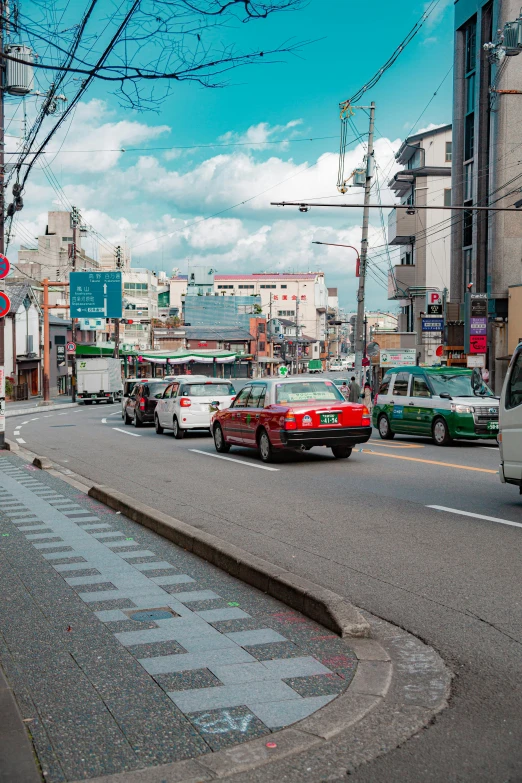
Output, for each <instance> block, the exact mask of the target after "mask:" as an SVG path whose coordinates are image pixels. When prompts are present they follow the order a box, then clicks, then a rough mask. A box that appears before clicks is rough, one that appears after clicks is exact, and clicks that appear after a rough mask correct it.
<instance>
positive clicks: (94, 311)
mask: <svg viewBox="0 0 522 783" xmlns="http://www.w3.org/2000/svg"><path fill="white" fill-rule="evenodd" d="M70 286H71V296H70V299H71V318H121V315H122V306H123V305H122V302H123V294H122V279H121V272H71V275H70Z"/></svg>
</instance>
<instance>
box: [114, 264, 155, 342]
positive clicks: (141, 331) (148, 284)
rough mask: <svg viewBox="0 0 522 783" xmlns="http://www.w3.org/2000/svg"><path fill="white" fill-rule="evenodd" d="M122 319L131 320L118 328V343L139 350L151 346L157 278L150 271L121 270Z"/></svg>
mask: <svg viewBox="0 0 522 783" xmlns="http://www.w3.org/2000/svg"><path fill="white" fill-rule="evenodd" d="M123 302H124V310H123V318H124V319H125V320H132V321H133V323H132V324H125V325H124V327H123V328H120V341H121V342H123V343H128V344H130V345H139V347H140V348H142V349H145V348H154V346H153V345H151V334H152V332H151V324H150V321H151V319H154V318H158V315H159V312H158V278H157V277H156V273H155V272H152V271H151V270H150V269H140V268H133V267H131V268H129V269H126V270H123Z"/></svg>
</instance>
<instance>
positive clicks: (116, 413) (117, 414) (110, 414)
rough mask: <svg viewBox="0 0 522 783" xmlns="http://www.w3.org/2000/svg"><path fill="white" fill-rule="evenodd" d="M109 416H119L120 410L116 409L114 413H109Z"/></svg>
mask: <svg viewBox="0 0 522 783" xmlns="http://www.w3.org/2000/svg"><path fill="white" fill-rule="evenodd" d="M108 415H109V416H121V411H116V412H115V413H109V414H108Z"/></svg>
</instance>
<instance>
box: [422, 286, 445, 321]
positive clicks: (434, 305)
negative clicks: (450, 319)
mask: <svg viewBox="0 0 522 783" xmlns="http://www.w3.org/2000/svg"><path fill="white" fill-rule="evenodd" d="M442 307H443V297H442V292H441V291H426V315H435V316H439V318H440V317H442V315H443V312H442Z"/></svg>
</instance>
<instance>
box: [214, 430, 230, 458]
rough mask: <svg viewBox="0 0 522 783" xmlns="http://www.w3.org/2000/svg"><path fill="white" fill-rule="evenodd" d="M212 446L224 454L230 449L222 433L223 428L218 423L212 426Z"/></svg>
mask: <svg viewBox="0 0 522 783" xmlns="http://www.w3.org/2000/svg"><path fill="white" fill-rule="evenodd" d="M214 446H215V447H216V451H218V452H219V453H220V454H226V453H227V452H228V451H230V446H229V444H228V443H227V442H226V440H225V436H224V435H223V430H222V429H221V425H219V424H216V426H215V427H214Z"/></svg>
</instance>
